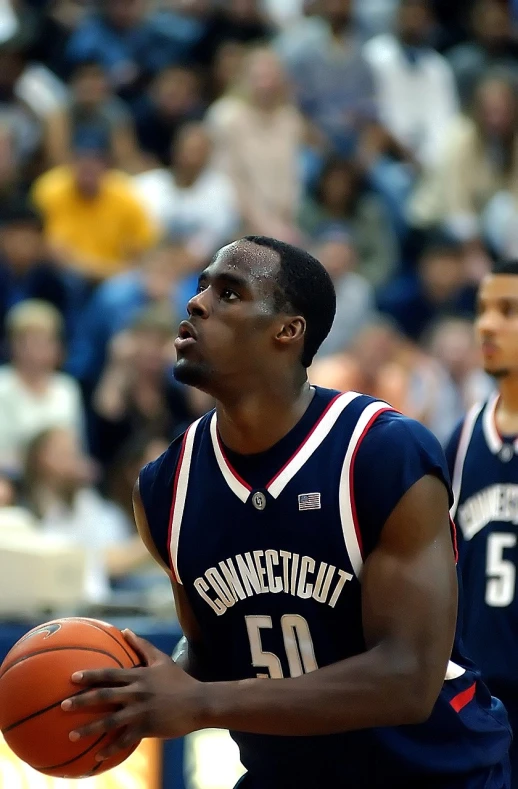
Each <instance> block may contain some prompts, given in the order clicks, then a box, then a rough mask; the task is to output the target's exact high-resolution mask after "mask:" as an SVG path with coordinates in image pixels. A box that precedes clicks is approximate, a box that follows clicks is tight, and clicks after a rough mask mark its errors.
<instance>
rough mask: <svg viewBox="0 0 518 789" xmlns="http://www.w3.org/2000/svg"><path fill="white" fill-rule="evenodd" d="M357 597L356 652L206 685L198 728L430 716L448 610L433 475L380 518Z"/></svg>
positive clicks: (440, 499) (439, 487)
mask: <svg viewBox="0 0 518 789" xmlns="http://www.w3.org/2000/svg"><path fill="white" fill-rule="evenodd" d="M362 601H363V625H364V632H365V639H366V646H367V650H366V652H365V653H363V654H360V655H358V656H356V657H352V658H349V659H347V660H344V661H341V662H339V663H336V664H334V665H331V666H328V667H326V668H322V669H319V670H317V671H314V672H313V673H310V674H305V675H303V676H301V677H297V678H295V679H285V680H275V681H265V680H262V679H252V680H243V681H239V682H222V683H209V684H208V685H206V686H205V687H204V688H203V690H202V691H201V697H200V702H199V703H200V704H201V706H202V714H201V720H202V727H216V728H224V729H234V730H238V731H244V732H252V733H258V734H273V735H319V734H331V733H334V732H344V731H349V730H353V729H362V728H371V727H377V726H397V725H402V724H414V723H419V722H422V721H425V720H426V719H427V718H428V717H429V715H430V713H431V711H432V708H433V706H434V704H435V701H436V700H437V697H438V695H439V692H440V690H441V686H442V683H443V681H444V677H445V672H446V667H447V663H448V660H449V657H450V654H451V649H452V643H453V638H454V631H455V622H456V613H457V580H456V571H455V560H454V554H453V550H452V542H451V535H450V525H449V515H448V494H447V489H446V487H445V485H444V484H443V482H441V481H440V480H439V479H438V478H436V477H434V476H431V475H427V476H425V477H422V478H421V479H420V480H419V481H418V482H417V483H415V484H414V485H413V486H412V487H411V488H410V489H409V490H408V491H407V492H406V493H405V495H404V496H403V498H402V499H401V500H400V501H399V503H398V504H397V506H396V507H395V509H394V510H393V512H392V514H391V515H390V516H389V518H388V520H387V521H386V523H385V526H384V528H383V530H382V533H381V537H380V540H379V543H378V546H377V548H376V549H375V550H374V551H373V553H372V554H371V556H370V557H369V558H368V560H367V562H366V564H365V566H364V570H363V575H362ZM343 627H345V628H347V622H344V623H343Z"/></svg>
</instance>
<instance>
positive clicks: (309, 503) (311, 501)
mask: <svg viewBox="0 0 518 789" xmlns="http://www.w3.org/2000/svg"><path fill="white" fill-rule="evenodd" d="M319 509H320V493H300V494H299V510H300V512H302V511H303V510H319Z"/></svg>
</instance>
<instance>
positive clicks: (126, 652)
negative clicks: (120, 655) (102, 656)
mask: <svg viewBox="0 0 518 789" xmlns="http://www.w3.org/2000/svg"><path fill="white" fill-rule="evenodd" d="M77 619H78V620H79V621H80V622H87V623H88V624H89V625H91V626H92V627H94V628H95V629H96V630H100V631H101V633H105V634H106V635H107V636H110V638H111V639H112V641H115V643H116V644H118V645H119V646H120V648H121V649H122V651H123V652H124V653H125V654H126V656H127V657H129V659H130V660H131V662H132V663H133V656H132V655H130V653H129V652H128V650H127V649H126V647H125V646H124V645H123V644H121V642H120V641H119V639H118V638H116V637H115V636H114V635H113V633H110V631H109V630H105V629H104V627H99V625H98V624H97V623H96V622H91V621H90V620H89V619H88V618H87V617H84V618H83V617H80V616H78V617H77ZM123 638H124V636H123ZM133 665H134V666H138V665H139V663H133Z"/></svg>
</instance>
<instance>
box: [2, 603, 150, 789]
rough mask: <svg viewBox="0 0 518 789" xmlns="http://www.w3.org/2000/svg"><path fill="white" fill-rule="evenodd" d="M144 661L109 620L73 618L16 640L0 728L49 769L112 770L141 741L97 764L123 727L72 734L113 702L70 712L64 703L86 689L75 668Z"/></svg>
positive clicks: (78, 773) (67, 774)
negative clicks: (75, 739) (78, 681)
mask: <svg viewBox="0 0 518 789" xmlns="http://www.w3.org/2000/svg"><path fill="white" fill-rule="evenodd" d="M140 663H141V661H140V658H139V656H138V655H137V653H136V652H135V651H134V650H133V649H132V648H131V646H130V645H129V644H128V642H127V641H126V639H125V638H124V636H123V635H122V633H121V632H120V631H119V630H117V628H116V627H113V625H109V624H107V623H106V622H99V621H97V620H96V619H86V618H75V617H71V618H66V619H55V620H53V621H51V622H46V623H45V624H43V625H40V626H39V627H35V628H34V629H33V630H30V631H29V632H28V633H27V634H26V635H25V636H23V638H21V639H20V640H19V641H17V642H16V644H15V645H14V647H13V648H12V649H11V651H10V652H9V654H8V655H7V657H6V658H5V660H4V662H3V663H2V666H1V667H0V729H1V730H2V734H3V736H4V739H5V741H6V742H7V744H8V745H9V747H10V748H11V749H12V750H13V751H14V753H15V754H16V755H17V756H18V757H19V758H20V759H22V761H24V762H26V763H27V764H30V766H31V767H33V768H34V769H35V770H38V771H39V772H41V773H45V774H46V775H52V776H56V777H60V778H83V777H86V776H88V775H98V774H100V773H103V772H106V770H110V769H111V768H112V767H115V766H116V765H117V764H120V763H121V762H123V761H124V760H125V759H127V757H128V756H129V755H130V754H131V753H132V751H134V750H135V748H136V745H133V746H132V747H131V748H128V749H127V750H125V751H124V752H121V753H120V754H118V755H117V756H114V757H112V758H111V759H107V760H106V761H104V762H96V761H95V756H96V754H97V753H98V752H99V751H100V750H101V749H102V748H104V747H106V746H107V745H109V744H110V743H111V742H112V741H113V740H114V739H115V738H116V737H117V736H118V732H110V733H109V734H104V735H101V736H92V737H88V738H84V739H81V740H79V741H78V742H71V741H70V740H69V736H68V735H69V734H70V732H71V731H72V730H74V729H78V728H79V727H80V726H84V725H86V724H87V723H89V722H91V721H93V720H95V719H98V718H99V717H100V714H99V713H102V712H103V711H105V710H110V707H102V708H100V707H99V708H95V709H94V708H89V709H83V710H75V711H70V712H65V711H64V710H62V709H61V702H63V701H64V700H65V699H67V698H69V697H70V696H74V695H75V694H76V693H78V692H81V687H80V686H78V685H75V684H74V683H73V682H72V681H71V679H70V678H71V676H72V674H73V673H74V672H75V671H81V670H88V669H89V670H92V669H105V668H132V667H134V666H138V665H140ZM111 709H113V707H112V708H111Z"/></svg>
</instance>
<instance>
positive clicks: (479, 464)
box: [447, 395, 518, 692]
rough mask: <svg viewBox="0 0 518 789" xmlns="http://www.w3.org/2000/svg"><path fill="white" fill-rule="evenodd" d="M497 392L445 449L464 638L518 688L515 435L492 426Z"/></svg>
mask: <svg viewBox="0 0 518 789" xmlns="http://www.w3.org/2000/svg"><path fill="white" fill-rule="evenodd" d="M497 402H498V395H494V396H493V397H492V398H491V399H490V400H489V401H488V402H487V403H485V404H483V405H478V406H475V407H474V408H473V409H472V410H471V411H470V413H469V414H468V415H467V417H466V419H465V420H464V421H463V423H462V425H460V426H459V428H458V429H457V430H456V431H455V433H454V435H453V437H452V440H451V441H450V444H449V446H448V449H447V456H448V462H449V465H450V468H451V469H452V477H453V490H454V494H455V505H454V508H453V509H452V513H451V514H452V517H454V518H455V521H456V524H457V528H458V530H459V542H460V561H459V567H460V569H461V574H462V579H463V585H464V591H465V599H466V601H467V605H466V606H465V609H464V643H465V645H466V648H467V650H468V654H469V655H470V656H473V659H474V660H475V661H476V663H477V665H478V666H479V667H480V669H481V670H482V673H483V675H484V677H485V679H486V680H487V681H488V682H489V683H490V684H491V682H494V683H495V684H496V683H498V684H505V685H507V686H508V687H509V690H510V691H513V690H514V691H515V692H516V691H518V670H517V665H518V597H517V589H516V566H517V564H518V455H517V453H518V440H514V441H513V440H512V439H510V440H505V439H503V438H502V437H501V436H500V435H499V433H498V430H497V427H496V423H495V411H496V405H497Z"/></svg>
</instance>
